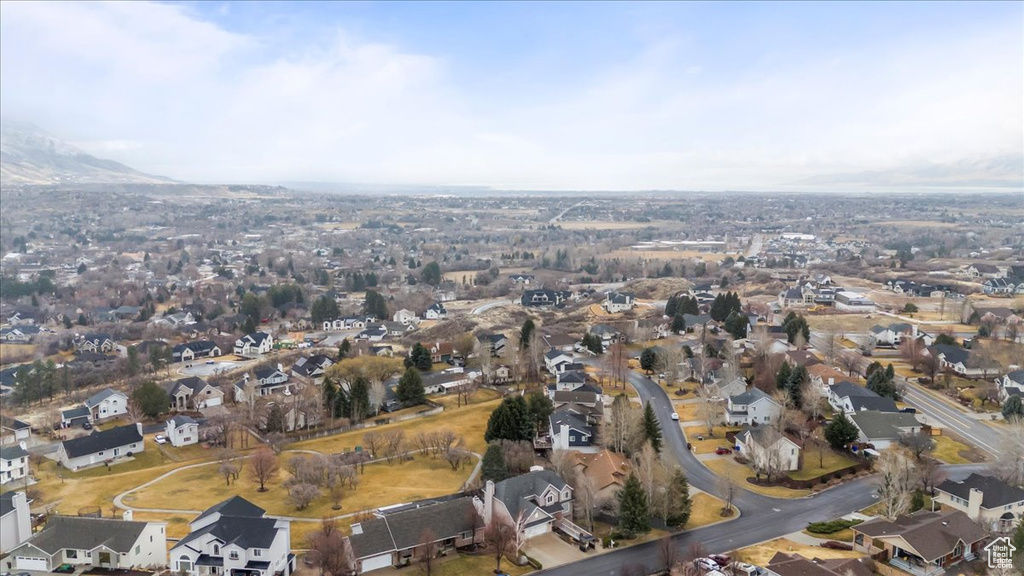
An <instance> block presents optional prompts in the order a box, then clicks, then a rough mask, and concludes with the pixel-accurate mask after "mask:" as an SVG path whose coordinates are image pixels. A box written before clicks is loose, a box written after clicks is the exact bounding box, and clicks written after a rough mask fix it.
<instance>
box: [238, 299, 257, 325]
mask: <svg viewBox="0 0 1024 576" xmlns="http://www.w3.org/2000/svg"><path fill="white" fill-rule="evenodd" d="M260 308H261V306H260V297H259V296H257V295H255V294H253V293H252V292H246V293H245V295H244V296H242V303H241V304H240V305H239V306H238V311H239V312H241V313H242V314H245V315H246V316H248V317H249V319H250V320H252V322H253V325H255V324H257V323H258V322H259V321H260Z"/></svg>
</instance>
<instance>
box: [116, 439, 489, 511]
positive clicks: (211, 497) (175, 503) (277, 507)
mask: <svg viewBox="0 0 1024 576" xmlns="http://www.w3.org/2000/svg"><path fill="white" fill-rule="evenodd" d="M292 456H293V455H291V454H289V453H287V452H286V453H285V455H284V461H285V462H286V461H287V459H288V458H290V457H292ZM282 464H284V462H282ZM474 464H475V462H474ZM285 468H286V466H282V469H281V470H280V472H279V473H278V477H277V479H276V480H274V481H272V482H270V483H268V486H267V491H266V492H258V491H257V488H258V485H257V484H256V483H255V482H254V481H252V480H251V479H250V478H249V477H248V474H247V470H245V469H243V471H242V475H241V477H240V478H239V479H238V481H237V482H235V483H233V484H232V485H231V486H227V485H226V484H225V482H224V477H223V476H221V475H220V474H218V473H217V465H216V464H211V465H209V466H199V467H196V468H189V469H187V470H182V471H180V472H178V473H176V474H173V475H171V476H169V477H167V478H165V479H163V480H161V481H159V482H157V483H155V484H152V485H150V486H147V487H146V488H144V489H142V490H140V491H138V492H135V493H133V494H131V495H129V496H128V497H126V498H125V503H126V504H129V505H131V506H136V507H139V508H165V509H169V510H179V509H186V510H205V509H206V508H209V507H210V506H213V505H214V504H216V503H218V502H220V501H222V500H225V499H227V498H230V497H231V496H236V495H237V496H241V497H243V498H245V499H246V500H249V501H250V502H252V503H254V504H256V505H258V506H260V507H262V508H264V509H266V510H267V512H268V513H269V514H272V515H279V516H297V517H304V518H323V517H325V516H338V515H341V514H347V513H350V512H357V511H360V510H366V509H369V508H377V507H379V506H386V505H389V504H399V503H402V502H411V501H413V500H421V499H424V498H432V497H436V496H443V495H445V494H451V493H453V492H457V491H458V490H459V488H461V487H462V484H463V482H465V481H466V478H468V477H469V472H470V470H471V469H470V468H468V467H466V468H463V469H461V470H458V471H453V470H452V469H451V467H450V466H449V465H448V464H447V463H446V462H445V461H444V460H441V459H440V458H431V457H429V456H417V457H416V458H415V459H414V460H413V461H411V462H406V463H403V464H397V463H396V464H394V465H390V464H387V463H384V462H380V463H374V464H370V465H368V466H366V469H365V471H364V472H363V474H361V475H360V476H359V486H358V487H357V488H356V490H355V491H354V492H349V493H346V494H345V498H344V500H343V501H342V508H341V510H333V509H332V508H331V502H330V501H329V499H328V498H327V497H326V495H325V496H321V497H320V498H317V499H316V500H314V501H313V502H312V503H311V504H310V505H309V507H308V508H306V509H305V510H296V509H295V507H294V506H291V505H289V504H287V503H285V498H286V496H287V489H286V488H285V487H284V482H285V481H286V480H287V479H288V478H290V477H291V474H290V473H289V472H287V471H286V470H285Z"/></svg>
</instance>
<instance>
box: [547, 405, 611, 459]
mask: <svg viewBox="0 0 1024 576" xmlns="http://www.w3.org/2000/svg"><path fill="white" fill-rule="evenodd" d="M548 437H549V438H550V441H551V448H553V449H555V450H576V451H578V452H597V451H599V450H600V449H601V447H600V446H598V445H597V444H596V443H595V441H594V440H595V435H594V428H593V426H591V425H590V424H589V423H588V422H587V419H586V415H585V414H581V413H580V412H579V411H577V410H575V409H574V408H573V407H571V406H566V407H564V408H560V409H558V410H555V411H554V412H552V413H551V416H549V417H548Z"/></svg>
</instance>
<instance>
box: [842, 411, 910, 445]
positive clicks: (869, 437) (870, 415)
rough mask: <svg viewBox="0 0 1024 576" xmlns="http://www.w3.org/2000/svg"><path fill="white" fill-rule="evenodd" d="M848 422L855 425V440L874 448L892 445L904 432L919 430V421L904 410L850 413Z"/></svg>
mask: <svg viewBox="0 0 1024 576" xmlns="http://www.w3.org/2000/svg"><path fill="white" fill-rule="evenodd" d="M850 422H853V425H854V426H856V427H857V431H858V434H857V441H858V442H862V443H867V444H872V445H874V447H875V449H876V450H884V449H886V448H888V447H889V446H892V445H893V444H895V443H896V442H897V441H898V440H899V438H900V436H902V435H904V434H918V433H920V432H921V423H920V422H919V421H918V420H917V418H916V417H915V416H914V415H913V414H907V413H905V412H877V411H875V410H867V411H865V412H856V413H854V414H852V415H850Z"/></svg>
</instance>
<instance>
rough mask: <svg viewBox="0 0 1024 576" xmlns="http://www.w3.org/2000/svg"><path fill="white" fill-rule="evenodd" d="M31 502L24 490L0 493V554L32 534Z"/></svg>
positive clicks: (11, 548)
mask: <svg viewBox="0 0 1024 576" xmlns="http://www.w3.org/2000/svg"><path fill="white" fill-rule="evenodd" d="M31 503H32V501H31V500H29V499H28V496H27V495H26V494H25V493H24V492H16V491H14V490H10V491H8V492H4V493H3V494H0V554H7V553H8V552H10V551H11V550H14V549H15V548H17V547H18V546H20V545H21V543H22V542H24V541H25V540H28V539H29V537H31V536H32V516H31V514H30V513H29V505H30V504H31Z"/></svg>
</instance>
